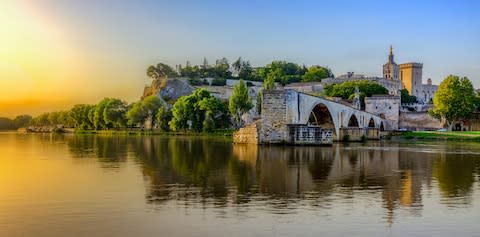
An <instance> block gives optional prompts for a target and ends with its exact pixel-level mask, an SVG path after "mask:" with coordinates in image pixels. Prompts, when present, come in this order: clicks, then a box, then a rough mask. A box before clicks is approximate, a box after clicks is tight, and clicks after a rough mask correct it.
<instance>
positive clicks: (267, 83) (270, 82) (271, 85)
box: [263, 76, 275, 90]
mask: <svg viewBox="0 0 480 237" xmlns="http://www.w3.org/2000/svg"><path fill="white" fill-rule="evenodd" d="M263 88H264V89H266V90H271V89H275V78H274V77H273V76H269V77H267V78H265V80H264V81H263Z"/></svg>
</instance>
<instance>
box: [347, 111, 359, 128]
mask: <svg viewBox="0 0 480 237" xmlns="http://www.w3.org/2000/svg"><path fill="white" fill-rule="evenodd" d="M348 127H349V128H351V127H355V128H358V120H357V117H356V116H355V115H354V114H352V116H351V117H350V120H348Z"/></svg>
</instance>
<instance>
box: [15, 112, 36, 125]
mask: <svg viewBox="0 0 480 237" xmlns="http://www.w3.org/2000/svg"><path fill="white" fill-rule="evenodd" d="M32 119H33V118H32V116H30V115H27V114H24V115H19V116H17V117H15V118H14V119H13V124H14V125H15V128H22V127H26V126H28V125H29V124H30V122H31V121H32Z"/></svg>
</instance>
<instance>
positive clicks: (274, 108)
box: [259, 90, 287, 143]
mask: <svg viewBox="0 0 480 237" xmlns="http://www.w3.org/2000/svg"><path fill="white" fill-rule="evenodd" d="M286 119H287V118H286V92H285V90H264V91H263V101H262V127H261V132H260V133H259V141H260V143H285V142H286V138H287V134H286V133H287V124H286Z"/></svg>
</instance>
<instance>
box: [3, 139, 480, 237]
mask: <svg viewBox="0 0 480 237" xmlns="http://www.w3.org/2000/svg"><path fill="white" fill-rule="evenodd" d="M479 180H480V144H479V143H453V142H418V141H417V142H392V141H377V142H368V143H365V144H361V143H351V144H334V146H332V147H291V146H287V147H282V146H252V145H248V146H247V145H232V144H231V140H229V139H227V138H211V137H162V136H100V135H77V136H74V135H54V134H23V135H22V134H16V133H0V236H5V237H7V236H8V237H16V236H45V237H47V236H48V237H55V236H92V237H93V236H117V237H120V236H135V237H140V236H478V235H479V233H480V225H479V224H478V223H480V182H479Z"/></svg>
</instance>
